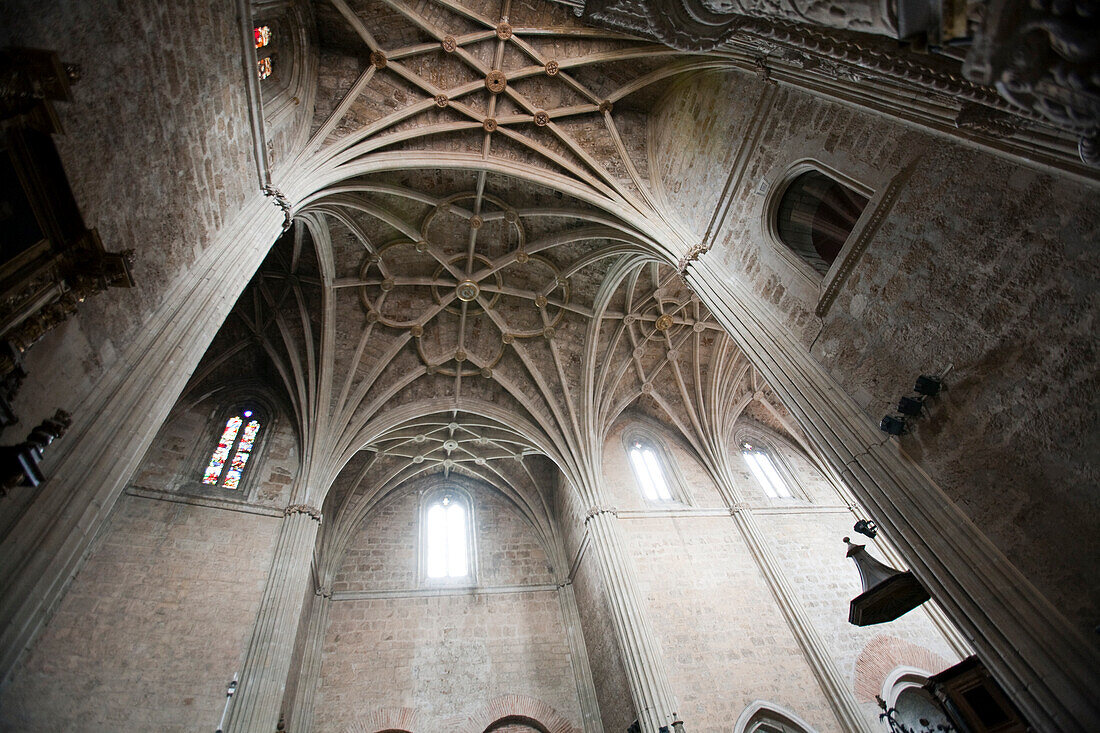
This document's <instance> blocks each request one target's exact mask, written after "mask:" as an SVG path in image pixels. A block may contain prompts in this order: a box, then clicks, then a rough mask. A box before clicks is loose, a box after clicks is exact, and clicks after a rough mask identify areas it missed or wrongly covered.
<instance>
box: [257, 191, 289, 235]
mask: <svg viewBox="0 0 1100 733" xmlns="http://www.w3.org/2000/svg"><path fill="white" fill-rule="evenodd" d="M263 192H264V196H267V197H268V198H270V199H271V200H272V203H274V204H275V206H277V207H278V208H279V210H280V211H282V212H283V217H284V218H283V231H284V232H285V231H286V230H287V229H290V227H291V225H292V224H293V223H294V217H293V216H291V213H290V212H291V209H292V208H293V207H291V205H290V199H288V198H287V197H286V196H285V195H283V192H282V191H280V190H279V189H277V188H275V187H274V186H272V185H271V184H270V183H265V184H264V186H263Z"/></svg>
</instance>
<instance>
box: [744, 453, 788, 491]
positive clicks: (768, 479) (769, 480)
mask: <svg viewBox="0 0 1100 733" xmlns="http://www.w3.org/2000/svg"><path fill="white" fill-rule="evenodd" d="M741 454H742V455H743V456H745V462H746V463H748V464H749V469H750V470H751V471H752V475H753V476H755V477H756V480H757V481H759V482H760V485H761V486H763V487H764V493H766V494H767V495H768V496H770V497H772V498H773V499H790V498H792V494H791V490H790V489H788V488H787V484H786V483H784V482H783V479H782V478H780V477H779V472H778V471H776V470H775V464H773V463H772V459H771V456H769V455H768V452H767V451H766V450H764V449H763V448H759V447H757V446H754V445H752V444H751V443H742V444H741Z"/></svg>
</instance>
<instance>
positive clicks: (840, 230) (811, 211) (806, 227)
mask: <svg viewBox="0 0 1100 733" xmlns="http://www.w3.org/2000/svg"><path fill="white" fill-rule="evenodd" d="M868 200H869V199H868V198H867V197H866V196H864V195H862V194H861V193H859V192H857V191H854V190H853V189H851V188H849V187H848V186H845V185H844V184H842V183H839V182H837V181H835V180H833V179H832V178H830V177H829V176H827V175H825V174H824V173H821V172H820V171H816V170H810V171H807V172H805V173H803V174H801V175H799V176H798V177H797V178H795V179H794V180H793V181H791V183H790V185H788V186H787V188H786V190H784V192H783V196H782V198H781V199H780V201H779V209H778V211H777V213H776V223H775V225H776V230H777V231H778V234H779V238H780V239H781V240H782V241H783V243H784V244H786V245H787V246H788V247H790V248H791V249H792V250H794V252H795V253H796V254H798V256H799V257H801V258H802V259H803V260H805V261H806V263H807V264H808V265H809V266H810V267H812V268H813V269H814V270H816V271H817V272H819V273H821V274H822V275H824V274H826V273H827V272H828V271H829V267H830V266H831V265H832V264H833V262H834V261H835V260H836V258H837V256H838V255H839V254H840V251H841V250H842V249H843V248H844V243H845V242H846V241H847V240H848V236H849V235H850V234H851V233H852V229H853V228H854V227H855V224H856V221H857V220H858V219H859V217H860V215H861V214H862V213H863V210H864V208H866V206H867V202H868Z"/></svg>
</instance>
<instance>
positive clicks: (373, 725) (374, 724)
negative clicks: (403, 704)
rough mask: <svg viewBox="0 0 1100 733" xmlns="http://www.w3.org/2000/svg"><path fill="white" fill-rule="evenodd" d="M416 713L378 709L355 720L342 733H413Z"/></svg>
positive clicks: (407, 710) (405, 709)
mask: <svg viewBox="0 0 1100 733" xmlns="http://www.w3.org/2000/svg"><path fill="white" fill-rule="evenodd" d="M416 726H417V713H416V711H415V710H414V709H412V708H378V709H377V710H374V711H372V712H371V713H370V714H368V715H366V716H364V717H362V718H359V719H357V720H356V721H355V722H354V723H352V724H351V725H349V726H348V727H347V728H345V729H344V733H413V731H415V730H416Z"/></svg>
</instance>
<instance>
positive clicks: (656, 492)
mask: <svg viewBox="0 0 1100 733" xmlns="http://www.w3.org/2000/svg"><path fill="white" fill-rule="evenodd" d="M630 463H631V465H632V466H634V475H635V476H637V477H638V482H639V483H640V484H641V485H642V494H643V495H644V496H645V498H647V499H649V500H650V501H672V493H671V492H670V491H669V490H668V482H667V481H665V474H664V471H662V470H661V464H660V461H659V460H658V459H657V453H656V452H655V451H654V450H653V448H652V447H650V446H648V445H643V444H642V443H641V442H640V441H635V442H634V443H633V445H631V447H630Z"/></svg>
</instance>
